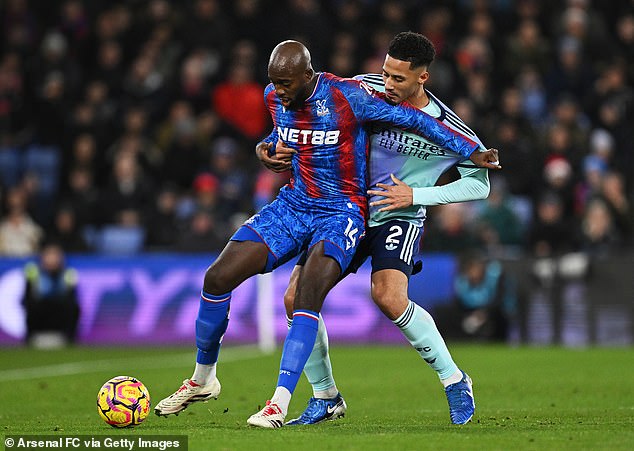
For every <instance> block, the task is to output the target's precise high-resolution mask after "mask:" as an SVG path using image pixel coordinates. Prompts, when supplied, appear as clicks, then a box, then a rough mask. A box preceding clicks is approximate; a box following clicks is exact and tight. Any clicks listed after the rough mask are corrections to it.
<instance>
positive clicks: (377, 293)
mask: <svg viewBox="0 0 634 451" xmlns="http://www.w3.org/2000/svg"><path fill="white" fill-rule="evenodd" d="M372 300H373V301H374V303H375V304H376V305H377V307H379V309H380V310H381V311H382V312H383V314H384V315H385V316H387V317H388V318H389V319H391V320H395V319H396V318H398V317H399V316H400V315H401V314H402V313H403V312H404V311H405V309H406V308H407V302H408V300H407V299H403V297H402V296H401V295H400V294H398V293H394V292H392V291H390V290H386V289H376V288H373V289H372Z"/></svg>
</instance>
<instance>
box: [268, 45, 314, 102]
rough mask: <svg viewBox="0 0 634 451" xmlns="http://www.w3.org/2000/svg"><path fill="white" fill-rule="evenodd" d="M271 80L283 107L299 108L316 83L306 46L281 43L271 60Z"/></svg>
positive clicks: (275, 49)
mask: <svg viewBox="0 0 634 451" xmlns="http://www.w3.org/2000/svg"><path fill="white" fill-rule="evenodd" d="M269 79H270V80H271V83H273V85H274V86H275V94H276V95H277V97H278V98H279V99H280V101H281V102H282V105H284V106H285V107H286V108H296V107H299V106H300V105H301V104H302V103H303V102H304V100H306V99H307V98H308V96H309V95H310V92H312V89H313V87H314V86H315V81H316V77H315V71H314V70H313V67H312V65H311V62H310V52H309V51H308V49H307V48H306V46H304V44H302V43H301V42H297V41H284V42H281V43H279V44H278V45H277V46H276V47H275V48H274V49H273V51H272V52H271V57H270V58H269Z"/></svg>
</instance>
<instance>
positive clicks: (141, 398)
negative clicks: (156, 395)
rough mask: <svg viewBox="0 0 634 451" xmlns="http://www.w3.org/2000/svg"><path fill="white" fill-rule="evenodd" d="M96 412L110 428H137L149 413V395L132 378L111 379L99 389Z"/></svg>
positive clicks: (118, 377) (140, 384)
mask: <svg viewBox="0 0 634 451" xmlns="http://www.w3.org/2000/svg"><path fill="white" fill-rule="evenodd" d="M97 412H99V416H100V417H101V418H102V419H103V420H104V421H105V422H106V423H108V424H109V425H110V426H112V427H116V428H124V427H132V426H137V425H139V424H141V423H142V422H143V420H145V419H146V418H147V416H148V414H149V413H150V393H149V392H148V389H147V388H146V387H145V385H143V383H142V382H141V381H140V380H138V379H136V378H134V377H130V376H116V377H113V378H112V379H110V380H109V381H107V382H106V383H105V384H103V385H102V386H101V389H99V393H98V394H97Z"/></svg>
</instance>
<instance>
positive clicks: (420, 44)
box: [387, 31, 436, 69]
mask: <svg viewBox="0 0 634 451" xmlns="http://www.w3.org/2000/svg"><path fill="white" fill-rule="evenodd" d="M387 54H388V55H390V56H391V57H392V58H396V59H398V60H401V61H409V62H410V63H411V66H410V67H411V68H412V69H413V68H416V67H421V66H427V67H429V65H430V64H431V62H432V61H433V60H434V57H435V56H436V50H435V49H434V44H432V43H431V41H430V40H429V39H427V38H426V37H425V36H423V35H422V34H420V33H414V32H413V31H403V32H401V33H399V34H397V35H396V36H395V37H394V39H392V42H390V47H389V49H388V51H387Z"/></svg>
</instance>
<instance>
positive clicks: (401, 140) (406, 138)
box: [370, 127, 447, 159]
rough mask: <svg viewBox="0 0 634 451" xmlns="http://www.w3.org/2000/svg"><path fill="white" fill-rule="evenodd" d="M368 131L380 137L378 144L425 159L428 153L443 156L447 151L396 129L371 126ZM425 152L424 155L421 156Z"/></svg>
mask: <svg viewBox="0 0 634 451" xmlns="http://www.w3.org/2000/svg"><path fill="white" fill-rule="evenodd" d="M370 132H371V133H372V134H373V135H379V136H380V137H381V139H380V140H379V145H380V146H382V147H385V148H386V149H389V150H394V151H395V152H397V153H402V154H404V155H409V156H413V157H418V158H424V159H427V158H428V157H429V154H433V155H438V156H444V155H446V153H447V152H446V151H445V149H443V148H442V147H438V146H437V145H435V144H430V143H428V142H426V141H423V140H421V139H418V138H417V137H416V136H411V135H409V134H407V133H405V132H403V131H401V130H398V129H391V128H381V127H372V129H371V131H370ZM425 154H426V156H423V155H425Z"/></svg>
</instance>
